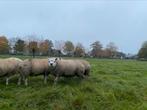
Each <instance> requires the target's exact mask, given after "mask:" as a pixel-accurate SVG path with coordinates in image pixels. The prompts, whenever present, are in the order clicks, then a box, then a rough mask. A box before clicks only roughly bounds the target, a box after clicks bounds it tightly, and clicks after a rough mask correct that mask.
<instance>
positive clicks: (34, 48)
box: [28, 41, 38, 57]
mask: <svg viewBox="0 0 147 110" xmlns="http://www.w3.org/2000/svg"><path fill="white" fill-rule="evenodd" d="M28 48H29V52H30V53H32V55H33V57H35V53H36V52H37V51H38V42H37V41H31V42H29V45H28Z"/></svg>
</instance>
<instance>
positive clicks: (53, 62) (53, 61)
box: [48, 58, 60, 67]
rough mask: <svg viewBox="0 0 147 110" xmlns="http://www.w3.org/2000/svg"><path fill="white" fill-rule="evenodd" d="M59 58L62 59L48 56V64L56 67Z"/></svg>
mask: <svg viewBox="0 0 147 110" xmlns="http://www.w3.org/2000/svg"><path fill="white" fill-rule="evenodd" d="M58 60H60V58H48V65H49V66H51V67H55V66H56V65H57V61H58Z"/></svg>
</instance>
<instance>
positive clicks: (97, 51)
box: [90, 41, 102, 57]
mask: <svg viewBox="0 0 147 110" xmlns="http://www.w3.org/2000/svg"><path fill="white" fill-rule="evenodd" d="M90 46H91V48H92V50H91V55H92V56H93V57H101V56H102V44H101V43H100V42H99V41H96V42H94V43H92V44H91V45H90Z"/></svg>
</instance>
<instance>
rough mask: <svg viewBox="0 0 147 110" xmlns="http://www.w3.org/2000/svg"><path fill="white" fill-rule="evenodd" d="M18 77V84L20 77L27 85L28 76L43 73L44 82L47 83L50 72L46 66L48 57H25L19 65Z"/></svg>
mask: <svg viewBox="0 0 147 110" xmlns="http://www.w3.org/2000/svg"><path fill="white" fill-rule="evenodd" d="M19 71H20V73H21V74H20V78H19V83H18V84H19V85H20V84H21V81H22V79H23V80H24V81H25V85H26V86H27V85H28V76H37V75H44V83H45V84H46V83H47V77H48V74H49V72H50V70H49V66H48V59H27V60H24V61H23V62H22V63H20V65H19Z"/></svg>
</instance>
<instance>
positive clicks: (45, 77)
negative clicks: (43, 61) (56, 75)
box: [44, 72, 48, 84]
mask: <svg viewBox="0 0 147 110" xmlns="http://www.w3.org/2000/svg"><path fill="white" fill-rule="evenodd" d="M47 77H48V76H47V73H46V72H45V74H44V84H47Z"/></svg>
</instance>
